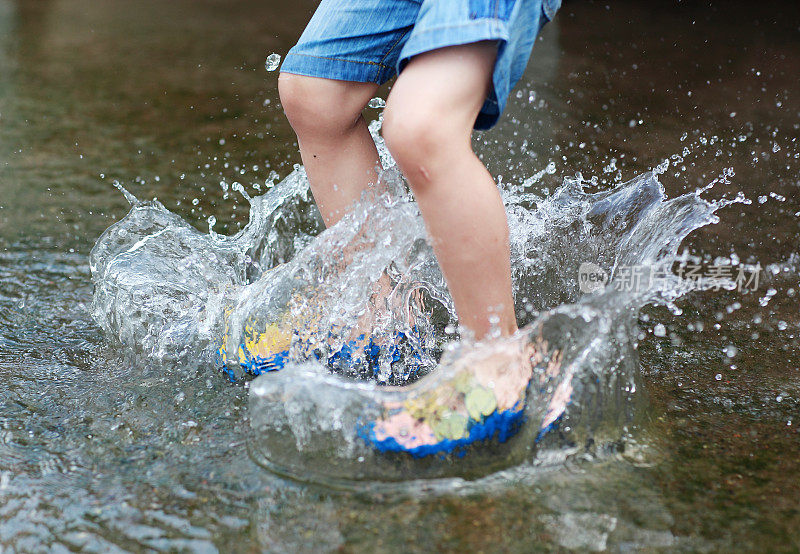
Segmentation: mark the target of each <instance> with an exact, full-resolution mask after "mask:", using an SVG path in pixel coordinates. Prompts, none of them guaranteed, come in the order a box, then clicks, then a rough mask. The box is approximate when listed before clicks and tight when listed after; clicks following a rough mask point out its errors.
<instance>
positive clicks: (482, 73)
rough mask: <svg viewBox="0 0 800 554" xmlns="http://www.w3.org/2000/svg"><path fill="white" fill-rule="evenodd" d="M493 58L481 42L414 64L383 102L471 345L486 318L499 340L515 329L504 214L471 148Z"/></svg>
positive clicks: (491, 47)
mask: <svg viewBox="0 0 800 554" xmlns="http://www.w3.org/2000/svg"><path fill="white" fill-rule="evenodd" d="M496 55H497V47H496V45H495V44H494V43H493V42H480V43H474V44H467V45H463V46H452V47H448V48H442V49H439V50H434V51H432V52H427V53H424V54H421V55H419V56H416V57H414V58H413V59H412V60H411V61H410V62H409V64H408V66H407V67H406V68H405V69H404V71H403V72H402V73H401V74H400V76H399V77H398V79H397V82H396V84H395V85H394V88H393V89H392V92H391V94H390V95H389V99H388V101H387V106H386V110H385V112H384V125H383V136H384V138H385V139H386V144H387V146H388V148H389V151H390V152H391V154H392V156H393V157H394V159H395V160H396V161H397V163H398V165H399V166H400V169H401V170H402V171H403V174H404V175H405V176H406V178H407V179H408V181H409V184H410V186H411V188H412V190H413V191H414V195H415V197H416V199H417V203H418V204H419V207H420V210H421V212H422V215H423V217H424V218H425V223H426V225H427V228H428V232H429V234H430V237H431V239H432V241H433V248H434V251H435V253H436V257H437V259H438V260H439V265H440V266H441V268H442V271H443V272H444V276H445V278H446V280H447V285H448V287H449V289H450V293H451V294H452V295H453V300H454V301H455V304H456V309H457V310H458V315H459V319H460V321H461V323H462V324H463V325H465V326H466V327H467V328H469V329H471V330H472V331H473V332H474V333H475V334H476V336H477V337H478V338H480V337H483V336H484V335H486V333H487V332H488V331H489V329H490V327H491V325H490V321H491V317H492V316H493V315H494V316H496V317H497V318H498V319H499V328H500V331H501V332H502V333H503V334H511V333H513V332H514V331H515V330H516V328H517V326H516V319H515V317H514V305H513V298H512V294H511V267H510V260H509V239H508V223H507V220H506V214H505V209H504V208H503V203H502V200H501V198H500V194H499V191H498V190H497V187H496V186H495V183H494V181H493V179H492V177H491V175H489V172H488V171H487V170H486V168H485V167H484V166H483V164H482V163H481V162H480V160H478V158H477V156H475V154H474V153H473V151H472V145H471V140H470V138H471V136H472V127H473V124H474V123H475V117H476V116H477V114H478V112H479V110H480V108H481V105H482V104H483V102H484V99H485V97H486V93H487V91H488V90H489V86H490V80H491V75H492V70H493V67H494V61H495V57H496Z"/></svg>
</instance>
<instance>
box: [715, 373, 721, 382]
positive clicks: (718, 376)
mask: <svg viewBox="0 0 800 554" xmlns="http://www.w3.org/2000/svg"><path fill="white" fill-rule="evenodd" d="M714 379H716V380H717V381H722V373H717V374H716V375H714Z"/></svg>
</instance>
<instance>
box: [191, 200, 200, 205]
mask: <svg viewBox="0 0 800 554" xmlns="http://www.w3.org/2000/svg"><path fill="white" fill-rule="evenodd" d="M199 203H200V199H198V198H194V199H192V206H197V205H198V204H199Z"/></svg>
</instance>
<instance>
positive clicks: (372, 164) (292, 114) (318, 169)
mask: <svg viewBox="0 0 800 554" xmlns="http://www.w3.org/2000/svg"><path fill="white" fill-rule="evenodd" d="M377 88H378V85H376V84H374V83H356V82H351V81H337V80H333V79H321V78H318V77H306V76H303V75H294V74H291V73H281V74H280V78H279V79H278V90H279V92H280V97H281V103H282V104H283V109H284V111H285V112H286V117H287V118H288V119H289V123H290V124H291V125H292V128H293V129H294V131H295V133H297V142H298V144H299V146H300V156H301V157H302V159H303V165H304V166H305V168H306V172H307V173H308V180H309V182H310V183H311V190H312V192H313V193H314V199H315V200H316V202H317V206H318V207H319V210H320V212H321V213H322V218H323V219H324V220H325V225H326V226H328V227H330V226H331V225H333V224H335V223H336V222H337V221H339V220H340V219H341V218H342V216H344V215H345V214H346V213H347V211H348V210H349V208H350V206H351V205H352V204H353V203H354V202H356V201H357V200H358V199H359V198H360V197H361V193H362V192H363V191H364V189H365V188H366V187H367V185H369V184H370V183H376V182H377V177H378V173H377V168H378V167H379V163H380V162H379V160H378V151H377V150H376V148H375V143H374V141H373V140H372V137H371V136H370V134H369V130H368V128H367V123H366V121H364V118H363V116H362V115H361V111H362V110H363V109H364V106H366V104H367V102H369V99H370V98H372V97H373V96H374V94H375V91H376V89H377Z"/></svg>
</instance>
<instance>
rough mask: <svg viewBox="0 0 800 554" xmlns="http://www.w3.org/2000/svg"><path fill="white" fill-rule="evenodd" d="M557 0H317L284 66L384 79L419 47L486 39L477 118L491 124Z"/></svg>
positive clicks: (303, 71)
mask: <svg viewBox="0 0 800 554" xmlns="http://www.w3.org/2000/svg"><path fill="white" fill-rule="evenodd" d="M560 5H561V0H322V2H321V4H320V5H319V7H318V8H317V11H316V12H315V13H314V16H313V17H312V18H311V21H309V23H308V26H307V27H306V29H305V31H303V34H302V35H301V37H300V40H299V41H298V43H297V44H296V45H295V46H294V47H293V48H292V49H291V50H289V53H288V54H287V55H286V58H285V59H284V61H283V64H282V66H281V71H283V72H286V73H295V74H298V75H308V76H311V77H324V78H328V79H339V80H343V81H358V82H362V83H377V84H383V83H385V82H386V81H388V80H389V79H391V78H392V77H393V76H395V75H396V74H398V73H400V72H401V71H402V69H403V67H404V66H405V64H406V63H408V61H409V60H410V59H411V58H412V57H414V56H416V55H417V54H421V53H423V52H428V51H430V50H436V49H437V48H444V47H446V46H455V45H459V44H469V43H473V42H478V41H483V40H490V41H497V43H498V52H497V60H496V61H495V67H494V74H493V79H492V81H493V85H494V86H493V87H492V90H491V91H490V93H489V95H488V96H487V98H486V101H485V102H484V104H483V107H482V108H481V111H480V113H479V114H478V117H477V119H476V121H475V128H476V129H488V128H490V127H492V126H493V125H494V124H495V123H496V122H497V120H498V118H499V117H500V114H502V113H503V109H504V108H505V104H506V99H507V98H508V95H509V93H510V92H511V89H512V88H513V87H514V85H515V84H516V83H517V81H518V80H519V79H520V77H522V74H523V72H524V71H525V66H526V65H527V64H528V58H529V57H530V53H531V49H532V48H533V44H534V42H535V40H536V36H537V35H538V34H539V31H541V29H542V27H543V26H544V24H545V23H547V22H548V21H549V20H550V19H552V18H553V16H554V15H555V12H556V10H558V8H559V7H560Z"/></svg>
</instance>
